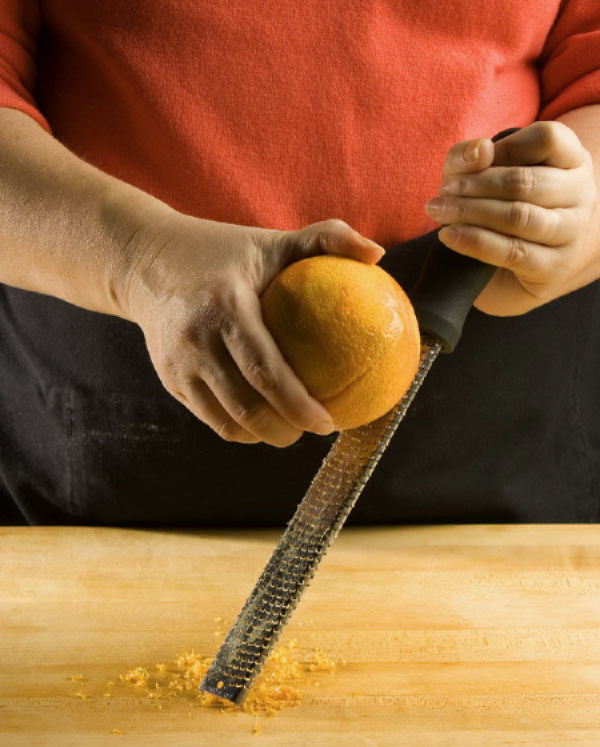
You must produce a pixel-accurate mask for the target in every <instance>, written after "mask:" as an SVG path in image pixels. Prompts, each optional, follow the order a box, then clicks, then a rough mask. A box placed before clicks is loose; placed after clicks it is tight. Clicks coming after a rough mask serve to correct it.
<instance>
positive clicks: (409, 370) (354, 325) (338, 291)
mask: <svg viewBox="0 0 600 747" xmlns="http://www.w3.org/2000/svg"><path fill="white" fill-rule="evenodd" d="M261 306H262V311H263V318H264V322H265V325H266V326H267V328H268V329H269V331H270V332H271V334H272V336H273V338H274V339H275V342H276V343H277V345H278V347H279V349H280V350H281V352H282V354H283V356H284V358H285V359H286V361H287V362H288V363H289V364H290V366H291V367H292V369H293V370H294V372H295V373H296V375H297V376H298V378H299V379H300V380H301V381H302V382H303V384H304V385H305V387H306V388H307V390H308V392H309V393H310V394H311V395H312V396H313V397H314V398H315V399H317V400H318V401H319V402H321V404H322V405H323V406H324V407H325V408H326V409H327V410H328V411H329V413H330V414H331V417H332V419H333V422H334V424H335V426H336V428H337V429H338V430H346V429H347V428H356V427H357V426H360V425H365V424H366V423H370V422H371V421H372V420H375V419H376V418H378V417H380V416H381V415H384V414H385V413H386V412H388V410H390V409H391V408H392V407H393V406H394V405H395V404H396V403H397V402H398V401H399V400H400V399H401V398H402V397H403V395H404V394H405V392H406V391H407V389H408V388H409V387H410V385H411V383H412V380H413V378H414V376H415V373H416V372H417V368H418V364H419V355H420V336H419V327H418V324H417V319H416V317H415V313H414V310H413V308H412V305H411V303H410V301H409V300H408V297H407V296H406V294H405V293H404V291H403V290H402V288H401V287H400V286H399V285H398V283H397V282H396V281H395V280H394V278H393V277H392V276H391V275H389V274H388V273H387V272H386V271H385V270H382V269H381V267H378V266H377V265H369V264H366V263H365V262H359V261H358V260H353V259H348V258H345V257H338V256H334V255H331V254H324V255H319V256H316V257H310V258H309V259H303V260H300V261H299V262H295V263H293V264H291V265H288V267H286V268H285V269H284V270H283V271H282V272H281V273H280V274H279V275H277V277H275V278H274V280H273V281H272V282H271V284H270V285H269V287H268V288H267V290H266V291H265V293H264V295H263V297H262V299H261Z"/></svg>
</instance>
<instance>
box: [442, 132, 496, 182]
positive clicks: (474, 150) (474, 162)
mask: <svg viewBox="0 0 600 747" xmlns="http://www.w3.org/2000/svg"><path fill="white" fill-rule="evenodd" d="M493 158H494V143H493V142H492V141H491V140H490V138H488V137H483V138H477V139H475V140H463V141H462V142H460V143H457V144H456V145H453V146H452V148H450V150H449V151H448V154H447V156H446V160H445V161H444V168H443V172H442V173H443V176H444V178H446V177H449V176H452V175H453V174H469V173H473V172H476V171H481V170H482V169H486V168H488V167H489V166H491V165H492V161H493Z"/></svg>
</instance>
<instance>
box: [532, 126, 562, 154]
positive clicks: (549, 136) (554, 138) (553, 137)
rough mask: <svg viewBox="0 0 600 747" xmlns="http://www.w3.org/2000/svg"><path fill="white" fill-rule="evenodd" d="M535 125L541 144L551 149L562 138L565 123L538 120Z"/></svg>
mask: <svg viewBox="0 0 600 747" xmlns="http://www.w3.org/2000/svg"><path fill="white" fill-rule="evenodd" d="M533 127H534V128H535V130H536V135H537V138H538V141H539V143H540V145H542V146H544V147H546V148H550V149H551V148H552V147H553V146H555V145H556V143H557V142H558V140H559V139H560V136H561V134H562V132H563V129H562V128H563V127H564V125H563V124H562V123H560V122H550V121H544V122H536V123H535V124H534V125H533Z"/></svg>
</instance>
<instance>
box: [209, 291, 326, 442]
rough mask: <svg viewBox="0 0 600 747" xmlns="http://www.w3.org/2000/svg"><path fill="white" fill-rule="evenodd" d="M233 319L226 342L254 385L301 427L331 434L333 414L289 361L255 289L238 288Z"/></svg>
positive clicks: (226, 327)
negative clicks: (270, 330) (311, 392)
mask: <svg viewBox="0 0 600 747" xmlns="http://www.w3.org/2000/svg"><path fill="white" fill-rule="evenodd" d="M231 318H232V319H235V323H229V324H228V323H225V324H223V325H222V326H221V334H222V337H223V342H224V343H225V346H226V348H227V350H228V351H229V353H230V355H231V357H232V358H233V360H234V361H235V363H236V364H237V366H238V368H239V370H240V371H241V373H242V375H243V376H244V377H245V378H246V380H247V381H248V383H249V384H250V386H251V387H253V388H254V389H255V390H256V391H258V392H260V394H261V395H262V396H263V397H264V398H265V399H266V401H267V402H269V403H270V404H271V405H272V406H273V408H274V409H275V410H276V411H277V412H278V413H279V414H280V415H281V416H282V417H283V418H284V419H285V420H286V421H287V422H289V423H291V424H293V425H295V426H296V427H297V428H299V429H301V430H310V431H313V432H315V433H320V434H328V433H331V432H332V431H333V430H334V425H333V422H332V420H331V416H330V415H329V413H328V412H327V410H326V409H325V408H324V407H323V405H321V404H320V403H319V402H318V401H317V400H316V399H314V398H313V397H311V396H310V394H309V393H308V392H307V390H306V387H305V386H304V384H302V382H301V381H300V379H299V378H298V377H297V376H296V374H295V373H294V371H293V369H292V368H291V366H290V365H289V364H288V363H287V362H286V361H285V359H284V357H283V355H282V354H281V351H280V350H279V348H278V347H277V344H276V342H275V340H274V339H273V337H272V336H271V334H270V332H269V330H268V329H267V328H266V327H265V325H264V323H263V319H262V312H261V307H260V301H259V299H258V297H257V296H256V294H255V293H254V291H253V290H252V289H251V288H249V287H247V286H238V287H237V288H236V295H235V299H234V301H233V309H232V312H231Z"/></svg>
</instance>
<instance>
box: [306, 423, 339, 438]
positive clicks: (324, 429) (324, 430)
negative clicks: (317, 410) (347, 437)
mask: <svg viewBox="0 0 600 747" xmlns="http://www.w3.org/2000/svg"><path fill="white" fill-rule="evenodd" d="M311 430H313V431H314V432H315V433H319V434H320V435H321V436H328V435H329V434H330V433H333V431H334V430H335V426H334V424H333V421H332V420H321V422H320V423H317V424H316V425H313V427H312V429H311Z"/></svg>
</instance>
